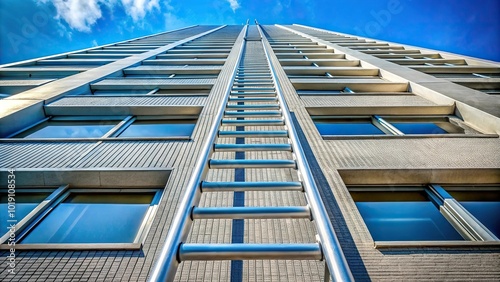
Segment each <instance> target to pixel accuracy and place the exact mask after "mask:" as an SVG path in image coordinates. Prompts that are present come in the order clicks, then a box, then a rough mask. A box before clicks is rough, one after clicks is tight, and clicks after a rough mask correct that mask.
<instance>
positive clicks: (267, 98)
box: [229, 97, 278, 102]
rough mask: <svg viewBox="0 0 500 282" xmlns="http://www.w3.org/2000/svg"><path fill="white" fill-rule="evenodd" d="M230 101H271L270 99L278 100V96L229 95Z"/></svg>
mask: <svg viewBox="0 0 500 282" xmlns="http://www.w3.org/2000/svg"><path fill="white" fill-rule="evenodd" d="M229 101H231V102H269V101H278V98H277V97H261V98H258V97H254V98H233V97H229Z"/></svg>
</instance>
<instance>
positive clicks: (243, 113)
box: [224, 111, 281, 117]
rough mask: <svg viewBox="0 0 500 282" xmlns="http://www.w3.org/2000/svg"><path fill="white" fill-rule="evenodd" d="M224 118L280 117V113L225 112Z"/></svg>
mask: <svg viewBox="0 0 500 282" xmlns="http://www.w3.org/2000/svg"><path fill="white" fill-rule="evenodd" d="M224 114H225V115H226V116H238V117H239V116H281V111H248V112H236V111H225V112H224Z"/></svg>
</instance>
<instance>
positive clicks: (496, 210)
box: [449, 191, 500, 238]
mask: <svg viewBox="0 0 500 282" xmlns="http://www.w3.org/2000/svg"><path fill="white" fill-rule="evenodd" d="M449 193H450V195H451V196H452V197H453V198H455V199H456V200H457V201H459V202H460V204H461V205H462V206H463V207H464V208H465V209H466V210H467V211H469V212H470V213H471V214H472V215H473V216H474V217H475V218H477V219H478V220H479V221H481V223H482V224H483V225H484V226H486V228H488V229H489V230H490V231H491V232H492V233H493V234H495V236H497V237H499V238H500V219H499V216H500V192H498V191H487V192H486V191H456V192H454V191H449Z"/></svg>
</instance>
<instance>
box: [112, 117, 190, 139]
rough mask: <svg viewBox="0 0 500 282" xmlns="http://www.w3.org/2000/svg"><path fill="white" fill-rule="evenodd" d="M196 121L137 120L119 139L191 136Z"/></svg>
mask: <svg viewBox="0 0 500 282" xmlns="http://www.w3.org/2000/svg"><path fill="white" fill-rule="evenodd" d="M195 123H196V121H194V120H187V121H166V120H137V121H135V122H134V123H132V124H131V125H130V126H128V127H127V128H126V129H125V130H124V131H123V132H122V133H121V134H120V135H119V137H180V136H191V133H192V132H193V129H194V126H195Z"/></svg>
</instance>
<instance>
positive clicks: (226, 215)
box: [191, 206, 311, 219]
mask: <svg viewBox="0 0 500 282" xmlns="http://www.w3.org/2000/svg"><path fill="white" fill-rule="evenodd" d="M191 216H192V218H193V219H216V218H217V219H276V218H308V219H310V218H311V210H310V209H309V207H307V206H303V207H301V206H297V207H209V208H200V207H194V208H193V210H192V212H191Z"/></svg>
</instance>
